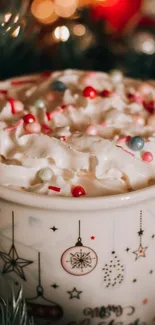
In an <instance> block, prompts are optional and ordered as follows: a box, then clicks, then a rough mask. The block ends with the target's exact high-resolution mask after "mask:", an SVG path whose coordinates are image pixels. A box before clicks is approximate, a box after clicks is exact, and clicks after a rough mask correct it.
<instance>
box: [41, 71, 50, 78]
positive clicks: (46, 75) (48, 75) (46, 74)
mask: <svg viewBox="0 0 155 325" xmlns="http://www.w3.org/2000/svg"><path fill="white" fill-rule="evenodd" d="M51 74H52V72H51V71H44V72H43V73H42V76H43V77H45V78H49V77H50V76H51Z"/></svg>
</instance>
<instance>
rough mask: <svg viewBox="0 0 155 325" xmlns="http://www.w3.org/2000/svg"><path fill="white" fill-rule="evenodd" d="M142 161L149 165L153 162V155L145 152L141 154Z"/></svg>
mask: <svg viewBox="0 0 155 325" xmlns="http://www.w3.org/2000/svg"><path fill="white" fill-rule="evenodd" d="M142 160H144V161H146V162H148V163H150V162H151V161H152V160H153V155H152V153H151V152H149V151H146V152H144V153H143V154H142Z"/></svg>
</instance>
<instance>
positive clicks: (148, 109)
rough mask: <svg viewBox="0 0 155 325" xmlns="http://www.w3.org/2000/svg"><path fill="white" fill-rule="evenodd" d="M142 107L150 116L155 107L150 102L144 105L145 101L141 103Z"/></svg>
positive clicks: (152, 102) (151, 101)
mask: <svg viewBox="0 0 155 325" xmlns="http://www.w3.org/2000/svg"><path fill="white" fill-rule="evenodd" d="M143 106H144V108H145V109H146V111H147V112H149V113H150V114H153V113H154V111H155V105H154V101H153V100H150V101H149V102H148V103H146V102H145V101H144V102H143Z"/></svg>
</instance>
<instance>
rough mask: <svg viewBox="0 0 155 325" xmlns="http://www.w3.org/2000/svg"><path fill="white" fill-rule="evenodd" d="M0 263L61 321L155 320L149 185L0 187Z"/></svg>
mask: <svg viewBox="0 0 155 325" xmlns="http://www.w3.org/2000/svg"><path fill="white" fill-rule="evenodd" d="M0 198H1V199H0V270H1V292H2V287H4V279H6V280H7V281H8V282H12V281H13V282H14V284H15V287H17V288H18V286H19V284H22V285H23V288H24V294H25V297H26V298H27V302H28V308H29V312H30V314H33V315H35V316H40V317H43V318H44V319H47V321H49V320H50V324H51V323H52V324H53V322H54V324H60V325H123V324H133V323H134V322H135V324H137V325H138V324H144V323H145V324H146V323H147V324H154V323H155V186H152V187H150V188H147V189H143V190H140V191H137V192H132V193H128V194H124V195H116V196H109V197H101V198H60V197H55V198H53V197H47V196H39V195H35V194H30V193H25V192H20V191H16V190H13V189H10V188H5V187H0Z"/></svg>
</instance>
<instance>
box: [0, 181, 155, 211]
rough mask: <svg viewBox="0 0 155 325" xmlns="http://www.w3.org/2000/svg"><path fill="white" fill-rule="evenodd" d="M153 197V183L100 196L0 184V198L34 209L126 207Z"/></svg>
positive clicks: (154, 193) (66, 209)
mask: <svg viewBox="0 0 155 325" xmlns="http://www.w3.org/2000/svg"><path fill="white" fill-rule="evenodd" d="M153 197H155V185H152V186H150V187H147V188H143V189H140V190H137V191H133V192H128V193H124V194H115V195H109V196H105V197H103V196H101V197H79V198H73V197H60V196H59V197H58V196H53V197H51V196H47V195H41V194H36V193H30V192H24V191H21V190H16V189H13V188H10V187H6V186H3V185H1V186H0V199H2V200H5V201H7V202H12V203H15V204H20V205H24V206H27V207H31V208H36V209H46V210H57V211H58V210H59V211H62V210H63V211H70V210H71V211H81V212H82V211H97V210H105V209H114V208H119V207H124V206H125V207H126V206H128V205H131V204H132V205H134V204H138V203H140V202H144V201H146V200H150V199H152V198H153Z"/></svg>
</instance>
